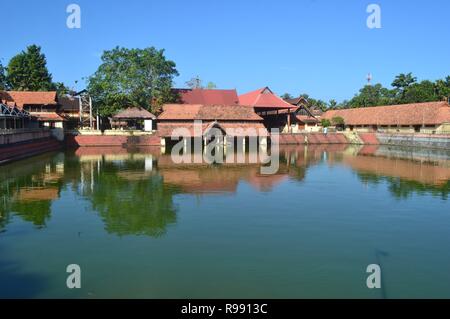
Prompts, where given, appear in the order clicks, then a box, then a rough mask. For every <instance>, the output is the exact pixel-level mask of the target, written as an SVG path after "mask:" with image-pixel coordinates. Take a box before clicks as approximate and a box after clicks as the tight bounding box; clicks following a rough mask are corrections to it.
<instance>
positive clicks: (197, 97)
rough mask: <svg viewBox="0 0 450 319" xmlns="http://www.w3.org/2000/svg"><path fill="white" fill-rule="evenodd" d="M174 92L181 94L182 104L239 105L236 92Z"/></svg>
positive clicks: (189, 90) (203, 90)
mask: <svg viewBox="0 0 450 319" xmlns="http://www.w3.org/2000/svg"><path fill="white" fill-rule="evenodd" d="M173 91H174V92H176V93H178V94H179V97H180V103H182V104H220V105H236V104H239V98H238V95H237V92H236V90H216V89H174V90H173Z"/></svg>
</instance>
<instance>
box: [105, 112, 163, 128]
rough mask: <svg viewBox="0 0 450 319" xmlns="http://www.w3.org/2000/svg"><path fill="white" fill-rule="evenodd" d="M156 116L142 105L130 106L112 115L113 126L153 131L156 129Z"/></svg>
mask: <svg viewBox="0 0 450 319" xmlns="http://www.w3.org/2000/svg"><path fill="white" fill-rule="evenodd" d="M154 120H156V116H155V115H153V114H152V113H150V112H149V111H147V110H146V109H144V108H141V107H129V108H127V109H125V110H122V111H120V112H119V113H117V114H116V115H114V116H113V117H112V123H111V126H112V127H113V128H116V129H121V130H123V129H125V130H141V131H146V132H151V131H153V130H154V125H153V122H154Z"/></svg>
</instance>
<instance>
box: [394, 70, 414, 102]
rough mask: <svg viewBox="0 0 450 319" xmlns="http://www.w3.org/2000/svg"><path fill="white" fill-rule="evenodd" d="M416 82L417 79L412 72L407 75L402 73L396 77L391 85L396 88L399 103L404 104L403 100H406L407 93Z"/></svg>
mask: <svg viewBox="0 0 450 319" xmlns="http://www.w3.org/2000/svg"><path fill="white" fill-rule="evenodd" d="M416 82H417V78H416V77H415V76H413V75H412V73H411V72H409V73H407V74H404V73H400V74H399V75H397V76H396V77H395V79H394V81H393V82H392V84H391V85H392V86H393V87H394V88H395V92H396V95H397V100H398V103H402V100H403V99H404V98H405V94H406V91H407V90H408V88H409V87H410V86H411V85H412V84H414V83H416Z"/></svg>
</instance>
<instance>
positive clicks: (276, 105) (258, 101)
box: [239, 87, 297, 109]
mask: <svg viewBox="0 0 450 319" xmlns="http://www.w3.org/2000/svg"><path fill="white" fill-rule="evenodd" d="M239 104H241V105H248V106H252V107H254V108H261V109H295V108H297V106H295V105H292V104H290V103H288V102H286V101H284V100H283V99H282V98H280V97H278V96H276V95H275V94H274V93H273V92H272V91H271V90H270V89H269V88H268V87H264V88H262V89H258V90H255V91H252V92H248V93H245V94H242V95H239Z"/></svg>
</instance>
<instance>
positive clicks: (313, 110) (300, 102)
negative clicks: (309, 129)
mask: <svg viewBox="0 0 450 319" xmlns="http://www.w3.org/2000/svg"><path fill="white" fill-rule="evenodd" d="M285 101H286V102H288V103H290V104H292V105H295V106H297V107H299V108H306V109H308V111H309V113H310V114H311V115H312V116H314V117H315V118H316V119H318V120H320V118H321V117H322V114H323V111H322V110H321V109H320V108H319V107H318V106H315V105H310V104H309V102H308V100H307V99H306V98H304V97H303V96H299V97H296V98H293V99H285Z"/></svg>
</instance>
